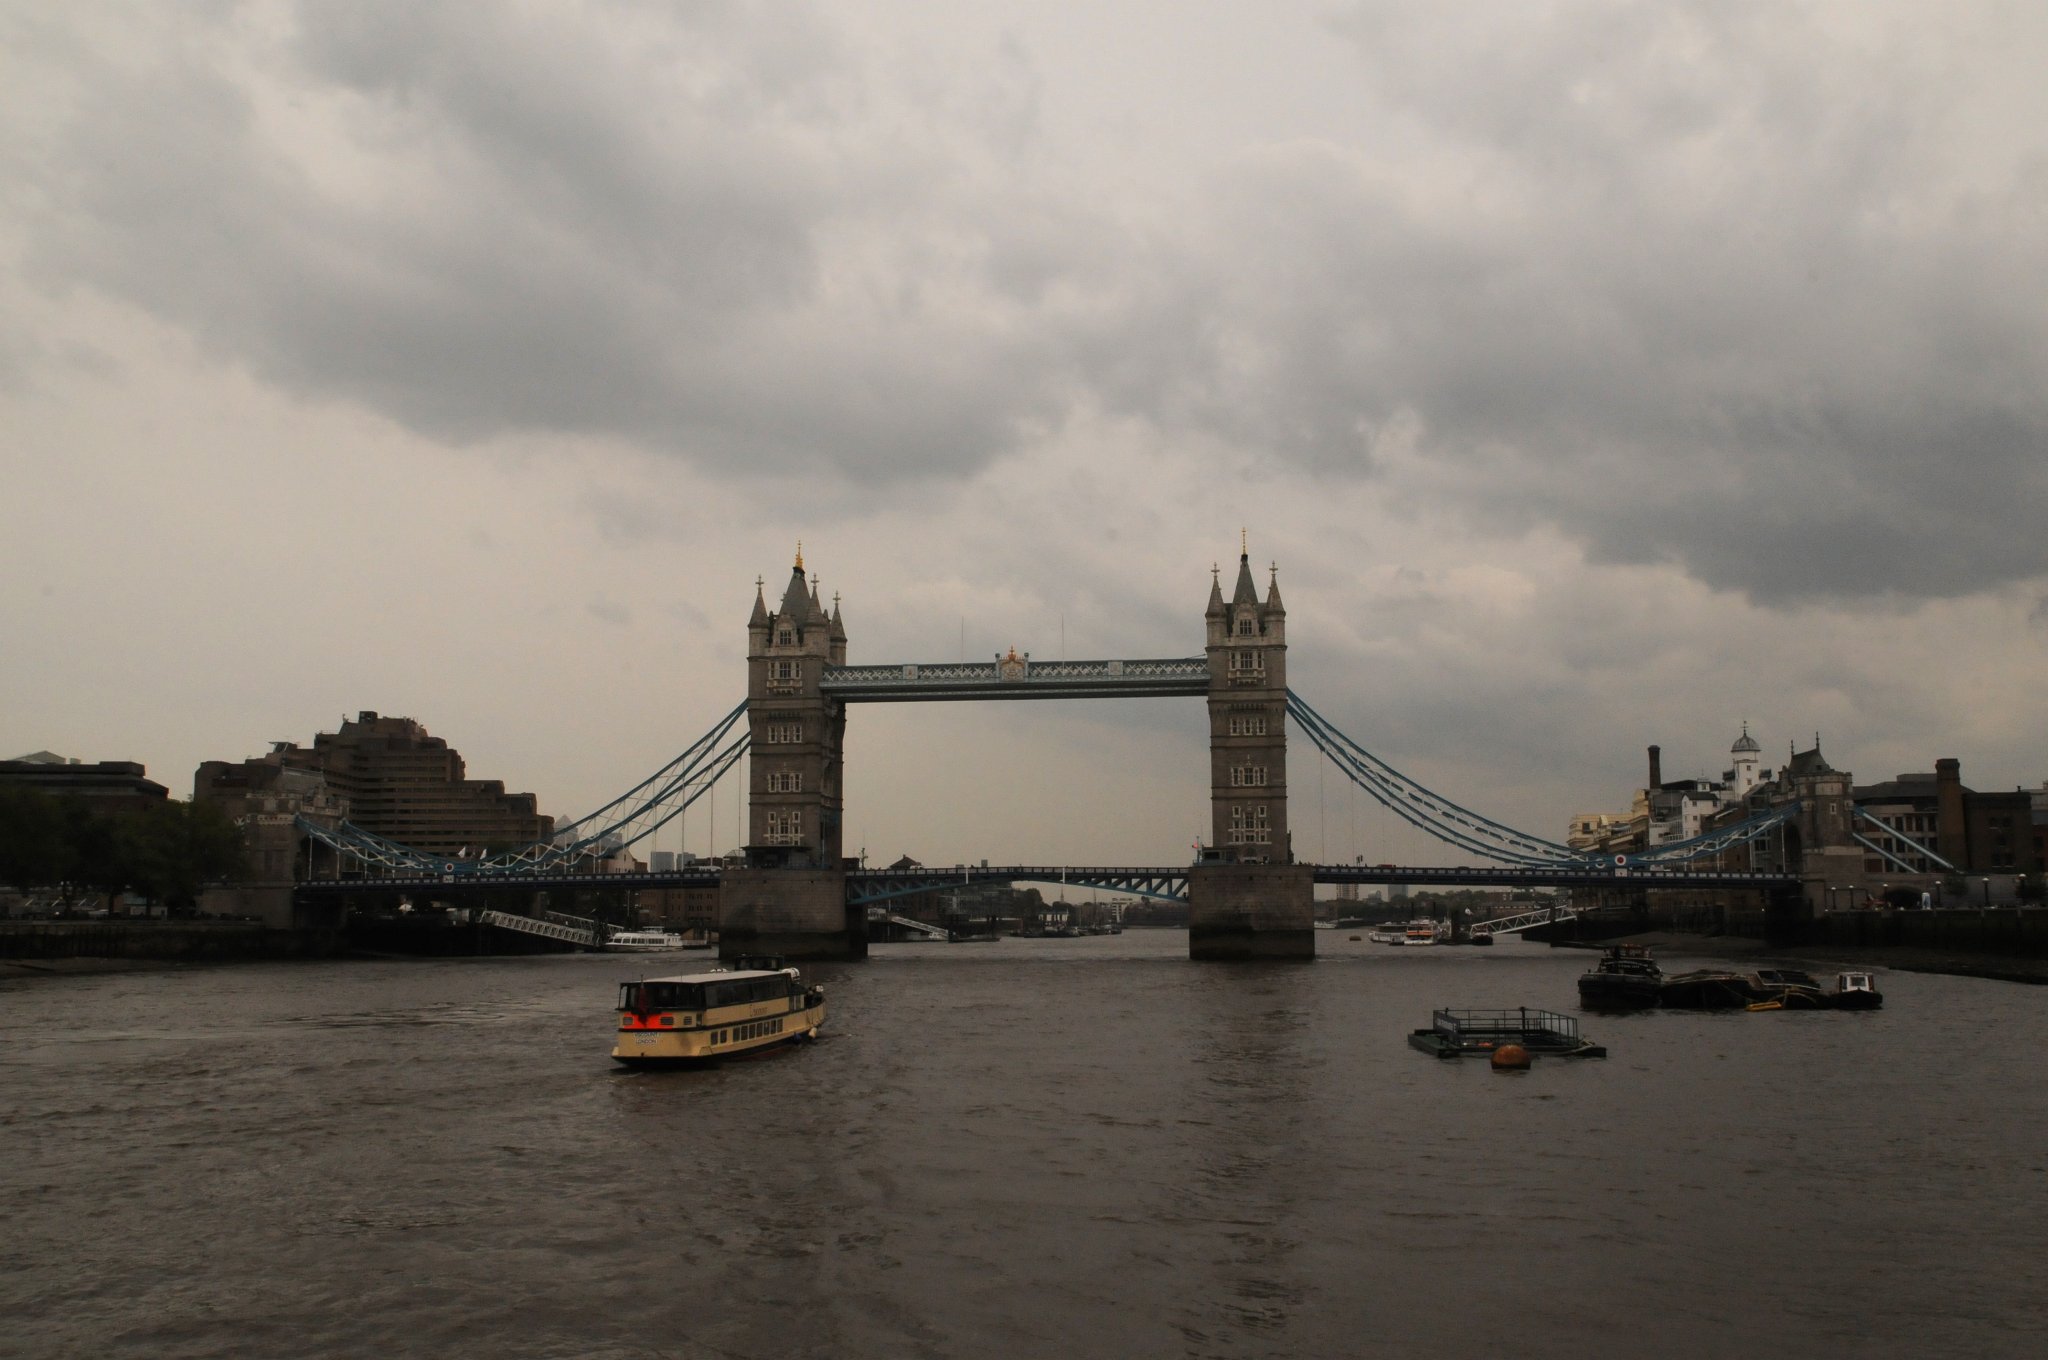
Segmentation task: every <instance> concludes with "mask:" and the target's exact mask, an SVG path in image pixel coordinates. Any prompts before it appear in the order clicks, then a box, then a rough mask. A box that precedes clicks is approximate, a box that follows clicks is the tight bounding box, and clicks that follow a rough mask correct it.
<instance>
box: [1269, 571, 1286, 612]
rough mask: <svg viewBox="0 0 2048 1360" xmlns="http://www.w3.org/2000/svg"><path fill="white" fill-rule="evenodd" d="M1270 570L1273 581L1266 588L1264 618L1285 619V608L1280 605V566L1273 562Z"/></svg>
mask: <svg viewBox="0 0 2048 1360" xmlns="http://www.w3.org/2000/svg"><path fill="white" fill-rule="evenodd" d="M1270 570H1271V571H1272V573H1273V580H1272V584H1270V585H1268V586H1267V587H1266V617H1268V618H1275V619H1278V618H1285V617H1287V608H1286V606H1285V605H1283V604H1281V603H1280V564H1279V563H1278V562H1275V563H1274V564H1273V565H1272V567H1271V568H1270Z"/></svg>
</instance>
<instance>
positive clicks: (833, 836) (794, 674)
mask: <svg viewBox="0 0 2048 1360" xmlns="http://www.w3.org/2000/svg"><path fill="white" fill-rule="evenodd" d="M763 587H764V583H763V582H761V581H758V580H757V581H756V582H755V583H754V613H753V616H752V617H751V618H750V619H748V620H747V728H748V732H749V733H750V735H751V738H752V740H751V742H750V744H749V747H748V761H747V764H748V769H749V774H750V778H749V786H748V792H749V796H750V797H749V807H750V811H749V815H748V827H747V833H748V834H747V846H746V849H747V862H748V864H749V865H750V866H751V867H754V868H776V869H783V868H787V869H795V868H816V869H837V868H838V867H839V864H840V855H841V850H840V815H841V792H840V776H841V767H842V762H843V753H844V750H845V745H846V707H845V705H844V704H842V703H840V702H838V701H837V700H835V699H832V698H830V697H828V696H826V695H825V694H824V693H822V692H821V690H820V686H819V682H820V681H821V680H822V679H823V678H824V674H825V668H826V667H827V666H839V665H844V664H845V662H846V626H845V624H844V622H843V621H842V620H841V619H840V616H839V600H838V597H836V596H835V597H834V598H833V601H832V612H831V613H829V614H828V613H826V612H825V609H824V606H823V604H822V603H821V602H820V600H819V599H818V583H817V580H816V578H815V577H814V578H812V579H811V580H810V581H809V582H808V583H806V582H805V580H804V554H803V548H802V546H801V545H799V546H798V548H797V553H796V565H795V566H794V567H792V568H791V569H790V577H789V585H788V587H787V588H786V589H784V591H783V593H782V603H781V604H780V605H779V606H778V607H777V608H776V609H775V610H774V611H773V612H772V613H771V612H770V611H769V609H768V601H767V597H766V596H765V594H764V593H763Z"/></svg>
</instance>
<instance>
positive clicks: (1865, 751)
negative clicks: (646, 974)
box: [0, 0, 2048, 863]
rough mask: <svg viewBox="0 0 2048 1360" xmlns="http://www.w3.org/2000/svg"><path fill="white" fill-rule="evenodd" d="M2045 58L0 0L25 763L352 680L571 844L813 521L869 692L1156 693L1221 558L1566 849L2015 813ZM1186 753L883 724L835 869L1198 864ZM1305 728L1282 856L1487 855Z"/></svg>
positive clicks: (783, 16)
mask: <svg viewBox="0 0 2048 1360" xmlns="http://www.w3.org/2000/svg"><path fill="white" fill-rule="evenodd" d="M2044 69H2048V7H2043V6H2041V5H2040V4H2038V3H2033V2H2032V0H2024V2H2020V3H2010V4H2001V3H1960V4H1953V5H1942V6H1928V5H1926V4H1922V3H1882V2H1881V0H1842V2H1841V3H1807V4H1800V3H1789V2H1788V0H1759V2H1758V3H1743V2H1742V0H1711V2H1703V3H1696V4H1689V3H1677V2H1675V0H1664V2H1662V3H1655V4H1641V5H1637V4H1625V3H1574V2H1572V0H1558V2H1557V3H1541V4H1538V3H1528V2H1527V0H1501V2H1500V3H1485V2H1484V0H1475V2H1474V3H1466V4H1458V5H1444V4H1407V3H1403V4H1394V3H1367V4H1356V5H1341V4H1327V5H1325V4H1298V5H1291V4H1266V5H1258V6H1251V5H1242V4H1200V3H1189V2H1188V0H1174V2H1173V3H1165V2H1163V0H1162V2H1161V3H1147V4H1137V3H1131V4H1100V3H1087V4H1082V3H1073V4H1061V3H1039V4H1033V5H1029V6H994V5H964V4H963V5H935V4H929V3H909V2H907V0H906V2H905V3H898V4H888V3H849V4H832V5H810V6H806V5H800V4H787V3H776V4H761V5H748V4H682V3H657V2H656V0H612V2H610V3H605V2H602V0H591V2H588V3H571V2H570V0H548V3H534V4H487V3H475V4H469V3H465V4H431V3H429V4H422V3H419V0H404V2H402V3H401V2H400V0H391V2H390V3H383V2H381V0H350V3H347V4H291V3H283V2H278V3H235V2H234V0H209V2H208V3H191V4H178V5H157V6H135V5H132V4H126V3H111V2H109V3H95V2H94V0H69V2H68V3H66V4H63V5H48V4H42V3H32V2H31V0H0V90H4V91H5V92H6V93H5V94H4V95H0V460H4V464H0V471H4V478H5V480H4V487H5V491H4V495H0V574H4V580H5V583H6V584H5V589H4V594H0V756H13V755H17V754H21V753H23V752H28V751H33V750H37V749H42V748H48V749H51V750H55V751H58V752H60V753H62V754H65V755H71V756H77V757H79V758H82V759H85V760H113V759H125V760H139V761H142V762H144V763H146V764H147V765H148V767H149V771H150V774H151V776H152V777H154V778H156V779H158V780H159V781H161V782H163V783H165V784H167V785H169V786H171V788H172V789H173V791H174V792H175V793H177V794H178V795H180V796H185V795H188V794H189V791H190V781H191V773H192V770H193V768H194V766H196V765H197V764H198V762H200V761H201V760H206V759H230V760H236V759H241V758H243V757H246V756H251V755H256V754H259V753H261V752H262V751H264V750H265V749H267V745H268V743H269V742H271V741H273V740H280V739H293V740H298V741H301V742H305V741H310V740H311V739H312V737H313V735H314V733H315V732H317V731H321V730H333V729H334V727H335V726H336V725H337V724H338V723H339V721H340V720H341V718H342V717H343V716H345V715H353V714H354V713H355V712H357V711H358V710H360V709H377V710H379V711H382V712H385V713H396V714H404V715H408V716H412V717H416V718H418V719H419V720H420V721H421V722H423V723H425V724H426V726H427V727H428V728H429V729H430V730H431V731H432V732H433V733H435V734H436V735H438V736H443V737H446V738H447V739H448V740H449V741H450V742H451V743H452V744H453V745H455V746H456V747H458V748H459V749H460V750H461V751H462V752H463V754H464V756H465V757H466V758H467V760H468V763H469V768H470V773H471V774H472V776H475V777H483V778H496V779H502V780H504V781H505V782H506V783H507V784H508V786H510V787H513V788H517V789H530V790H532V791H534V792H535V793H536V794H538V795H539V797H540V800H541V804H542V807H543V809H544V810H546V811H549V812H552V813H555V814H557V815H558V816H562V817H571V816H575V815H578V814H580V813H583V812H586V811H588V810H589V809H590V808H592V807H594V806H595V805H597V804H598V803H601V802H603V801H604V800H606V799H607V798H609V797H610V796H612V795H613V794H615V793H617V792H619V791H621V790H623V789H624V788H626V787H628V786H629V785H631V784H633V783H635V782H637V781H638V780H639V779H640V778H642V777H643V776H644V775H646V774H647V773H649V772H651V771H652V770H653V769H654V768H655V767H656V766H658V765H660V764H661V763H662V762H663V761H665V760H666V759H667V758H668V757H669V756H671V755H672V754H674V753H675V752H676V751H678V750H680V749H681V748H682V747H683V746H685V745H687V744H688V743H689V742H690V741H692V740H694V739H695V738H696V737H697V736H698V735H699V734H700V733H702V732H703V731H704V730H705V729H706V728H708V727H709V726H711V725H712V723H713V722H714V721H715V720H716V719H717V718H718V717H719V716H721V715H722V714H723V713H724V712H725V711H726V710H727V709H729V708H730V707H731V706H732V705H733V704H734V703H735V702H737V701H738V699H739V698H740V697H742V695H743V694H744V686H745V667H744V653H745V644H746V632H745V624H746V619H747V615H748V612H749V610H750V608H751V606H752V603H753V596H754V580H755V578H756V577H757V576H765V577H766V578H767V579H768V581H769V583H770V590H771V600H772V599H773V597H774V594H775V592H777V591H778V590H779V587H780V585H781V584H782V582H783V581H785V580H786V577H787V573H788V571H789V568H790V564H791V558H792V553H793V552H794V550H795V546H796V543H797V541H798V540H801V541H802V543H803V551H804V558H805V562H806V565H807V566H809V567H811V568H813V569H815V570H816V571H817V572H818V573H819V575H820V577H821V579H822V589H823V592H824V594H825V595H826V596H827V597H830V596H831V595H833V594H834V593H839V594H841V595H842V596H843V605H842V607H843V609H844V612H845V617H846V623H847V631H848V633H849V635H850V638H851V643H850V655H851V658H852V659H853V660H855V661H859V662H891V661H935V660H948V659H953V658H955V657H957V656H959V655H961V654H962V653H963V652H964V654H966V655H967V656H969V657H973V658H980V657H986V656H989V655H991V654H994V653H996V652H1000V651H1003V650H1005V649H1007V648H1009V647H1012V646H1014V647H1016V648H1017V650H1019V651H1020V652H1025V651H1028V652H1030V653H1032V654H1033V655H1034V656H1037V657H1057V656H1059V655H1061V654H1062V653H1064V654H1065V655H1067V656H1071V657H1077V658H1078V657H1146V656H1185V655H1193V654H1196V653H1198V652H1199V651H1200V649H1201V645H1202V617H1201V616H1202V608H1203V605H1204V603H1205V602H1206V600H1207V596H1208V589H1209V570H1210V567H1211V565H1212V564H1215V563H1219V562H1220V563H1221V564H1222V566H1223V567H1224V569H1225V571H1226V573H1227V572H1229V571H1231V570H1232V569H1233V566H1234V562H1233V559H1234V556H1235V554H1236V552H1237V547H1238V542H1239V533H1240V530H1243V531H1245V532H1248V534H1249V541H1250V552H1251V556H1252V560H1253V562H1254V563H1255V564H1256V565H1258V566H1259V567H1260V568H1261V571H1260V577H1261V579H1262V580H1263V579H1264V576H1265V571H1264V568H1265V567H1266V565H1267V564H1268V563H1273V562H1277V563H1278V565H1279V573H1280V584H1281V588H1282V591H1283V593H1284V595H1285V597H1286V601H1287V606H1288V610H1289V620H1288V623H1289V635H1290V641H1291V644H1292V646H1291V650H1290V654H1289V666H1290V672H1291V679H1292V683H1293V687H1294V688H1295V689H1296V690H1297V691H1298V692H1299V693H1300V694H1301V695H1302V696H1303V697H1304V698H1306V699H1307V700H1308V702H1309V703H1311V704H1312V705H1314V706H1315V707H1316V708H1318V709H1319V710H1321V711H1322V712H1323V713H1324V715H1325V716H1326V717H1328V718H1330V719H1331V720H1332V721H1333V722H1335V723H1336V724H1337V725H1338V726H1339V727H1341V728H1342V729H1343V730H1344V731H1346V732H1347V733H1348V734H1349V735H1350V736H1351V737H1353V738H1354V739H1355V740H1357V741H1358V742H1359V743H1360V744H1362V745H1363V746H1365V747H1366V748H1367V749H1369V750H1371V751H1373V752H1374V753H1376V754H1378V755H1380V756H1381V757H1382V758H1384V759H1386V760H1388V761H1389V762H1391V763H1393V764H1394V765H1395V766H1397V767H1399V768H1401V769H1403V770H1406V771H1408V772H1409V773H1412V774H1414V775H1415V776H1417V777H1418V778H1420V779H1422V780H1423V781H1424V782H1425V783H1428V784H1430V785H1431V786H1432V787H1435V788H1437V789H1439V790H1440V791H1442V792H1443V793H1445V794H1446V795H1448V796H1451V797H1453V798H1455V799H1457V800H1458V801H1459V802H1461V803H1464V804H1466V805H1468V806H1471V807H1474V808H1476V809H1478V810H1480V811H1482V812H1486V813H1488V814H1491V815H1493V816H1496V817H1499V818H1501V819H1503V820H1506V821H1509V822H1511V823H1513V824H1515V825H1517V826H1520V827H1522V828H1523V829H1525V830H1529V831H1532V832H1535V833H1537V834H1540V835H1544V836H1547V837H1553V838H1556V837H1561V836H1562V834H1563V830H1564V826H1565V822H1566V819H1567V818H1568V817H1569V816H1570V815H1571V814H1573V813H1575V812H1581V811H1594V810H1601V809H1622V808H1625V807H1626V806H1627V804H1628V800H1629V797H1630V793H1631V790H1632V789H1634V788H1636V787H1638V786H1639V785H1640V784H1641V782H1642V780H1643V765H1644V760H1643V748H1644V747H1645V746H1646V745H1647V744H1649V743H1651V742H1657V743H1660V744H1661V745H1662V747H1663V750H1664V770H1665V774H1666V777H1667V778H1677V777H1681V776H1688V775H1695V774H1698V775H1718V774H1719V773H1720V771H1722V770H1723V769H1724V768H1726V765H1727V754H1728V747H1729V744H1730V743H1731V742H1732V741H1733V740H1734V738H1735V737H1736V735H1737V733H1738V732H1739V731H1740V730H1741V725H1742V724H1743V723H1744V722H1745V721H1747V722H1748V724H1749V726H1750V730H1751V731H1752V732H1753V733H1754V734H1755V735H1756V736H1757V738H1758V739H1759V740H1760V741H1761V742H1762V743H1763V746H1764V753H1765V758H1766V761H1767V762H1771V763H1776V762H1781V761H1782V759H1783V756H1784V753H1785V751H1786V749H1787V746H1788V743H1792V742H1796V743H1797V744H1798V745H1799V746H1800V747H1802V748H1804V747H1806V746H1809V745H1811V744H1812V741H1813V739H1814V736H1815V734H1816V733H1818V734H1819V735H1820V739H1821V742H1822V747H1823V750H1824V752H1825V753H1826V755H1827V757H1828V759H1829V760H1830V761H1831V762H1832V763H1833V764H1835V765H1836V766H1837V767H1839V768H1846V769H1850V770H1853V771H1854V772H1855V773H1856V775H1857V776H1858V777H1859V778H1860V779H1864V780H1870V781H1875V780H1878V779H1883V778H1889V777H1891V776H1893V775H1895V774H1898V773H1900V772H1902V771H1908V770H1927V769H1931V768H1932V766H1933V762H1934V760H1935V759H1936V757H1938V756H1957V757H1960V758H1961V760H1962V762H1963V777H1964V780H1965V782H1966V783H1968V784H1971V785H1972V786H1974V787H1977V788H1986V789H1998V788H2008V789H2009V788H2012V787H2015V786H2018V785H2022V784H2025V785H2029V786H2038V785H2039V784H2040V783H2041V782H2042V780H2043V779H2044V778H2048V687H2044V685H2043V679H2044V676H2048V664H2044V663H2048V457H2044V452H2048V382H2044V376H2048V375H2044V368H2048V81H2043V80H2042V78H2041V72H2042V71H2043V70H2044ZM1227 584H1228V577H1227V576H1226V586H1227ZM1205 730H1206V729H1205V723H1204V719H1203V715H1202V712H1201V705H1200V704H1199V703H1197V702H1195V701H1191V700H1178V701H1176V700H1141V701H1126V702H1124V703H1120V704H1119V703H1107V702H1102V703H1089V704H1080V705H1064V704H1062V705H1054V704H1024V705H1016V704H1012V705H981V704H952V705H931V706H915V707H913V706H897V705H875V706H862V707H859V708H856V709H855V710H853V713H852V716H851V719H850V721H849V736H848V745H849V756H848V771H847V800H848V808H847V827H848V837H847V840H848V845H849V848H860V847H865V848H866V849H867V850H868V851H869V853H870V856H871V858H873V857H881V858H884V859H887V858H894V857H895V856H896V855H898V854H902V853H910V854H913V855H915V856H917V857H918V858H920V859H923V860H926V861H927V862H933V863H940V862H951V861H954V860H958V859H962V858H968V857H973V858H981V857H988V858H991V859H995V860H999V861H1002V860H1008V861H1013V862H1014V861H1018V860H1026V861H1040V862H1042V861H1063V860H1064V861H1072V862H1076V863H1114V862H1179V861H1181V860H1182V859H1184V858H1185V856H1186V855H1187V853H1188V849H1189V846H1190V844H1191V842H1192V841H1193V839H1194V837H1195V836H1196V835H1197V834H1202V833H1204V832H1205V831H1206V828H1207V825H1208V812H1207V790H1206V787H1205V785H1204V780H1205V778H1206V753H1205V751H1204V740H1205V739H1204V732H1205ZM1292 749H1293V751H1294V759H1293V761H1292V762H1291V765H1290V775H1291V784H1292V789H1291V792H1292V799H1293V802H1292V809H1293V821H1294V826H1295V830H1296V849H1297V852H1298V853H1300V854H1302V855H1303V856H1304V857H1310V858H1327V859H1339V858H1343V859H1349V858H1351V857H1352V856H1353V855H1358V854H1362V855H1364V856H1365V857H1366V858H1367V859H1368V860H1373V861H1378V860H1382V859H1398V860H1401V861H1402V862H1410V861H1417V862H1421V861H1440V862H1456V861H1457V860H1458V859H1460V858H1461V856H1459V855H1458V854H1456V853H1455V852H1445V853H1444V854H1439V853H1437V852H1436V851H1435V850H1434V849H1433V848H1432V847H1430V846H1427V845H1424V844H1421V843H1418V842H1416V841H1415V840H1414V839H1412V838H1411V837H1406V836H1403V835H1402V834H1400V833H1399V832H1398V831H1396V830H1395V829H1394V828H1392V827H1390V826H1389V825H1388V824H1387V821H1386V819H1385V817H1384V816H1383V815H1377V814H1374V813H1373V812H1372V811H1371V810H1370V805H1369V803H1367V801H1366V800H1365V799H1364V798H1363V796H1362V795H1353V794H1352V793H1351V792H1350V791H1349V789H1348V786H1342V785H1340V784H1339V783H1338V781H1337V778H1336V776H1335V774H1334V772H1325V771H1322V770H1320V769H1319V763H1320V762H1319V761H1318V759H1317V758H1316V757H1315V756H1314V754H1313V751H1312V748H1310V747H1309V746H1308V745H1307V743H1306V741H1305V739H1301V738H1300V737H1299V735H1298V734H1297V738H1296V740H1295V742H1294V743H1293V746H1292ZM737 808H738V803H737V801H736V799H735V797H734V796H733V795H732V794H727V795H725V796H724V797H723V798H722V799H721V800H720V802H719V810H718V811H717V813H716V814H715V815H716V817H717V819H718V826H717V827H716V829H715V831H714V829H713V828H712V826H711V825H710V822H711V816H712V814H711V813H710V812H709V811H708V809H704V808H703V807H702V806H701V805H700V808H699V809H698V810H694V811H693V812H692V814H691V817H690V821H689V825H688V830H687V833H686V834H687V838H688V844H689V848H691V849H694V850H698V851H704V850H708V849H710V848H712V846H713V839H712V838H713V837H714V836H715V838H716V842H717V844H718V846H719V848H724V847H725V846H729V845H731V844H732V843H734V842H735V841H736V839H737V837H736V836H735V835H734V834H733V832H734V830H735V821H734V818H735V817H736V813H737ZM662 844H664V845H666V846H669V847H673V845H674V837H673V836H670V837H667V838H665V839H664V841H663V842H662Z"/></svg>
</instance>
